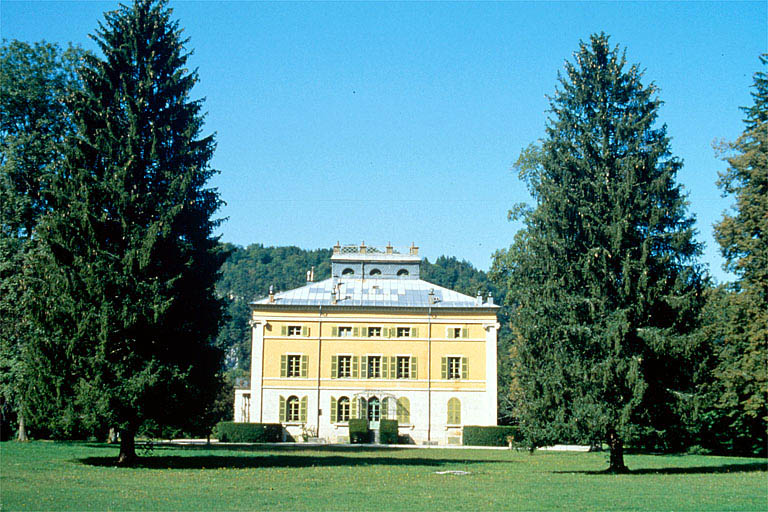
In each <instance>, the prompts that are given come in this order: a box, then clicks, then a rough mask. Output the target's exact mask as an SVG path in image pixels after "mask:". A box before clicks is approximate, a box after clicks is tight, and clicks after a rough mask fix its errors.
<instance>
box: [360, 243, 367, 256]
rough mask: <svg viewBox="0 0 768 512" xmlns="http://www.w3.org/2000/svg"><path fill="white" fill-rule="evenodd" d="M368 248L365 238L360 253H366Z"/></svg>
mask: <svg viewBox="0 0 768 512" xmlns="http://www.w3.org/2000/svg"><path fill="white" fill-rule="evenodd" d="M367 249H368V248H367V247H366V245H365V240H363V243H361V244H360V254H365V252H366V250H367Z"/></svg>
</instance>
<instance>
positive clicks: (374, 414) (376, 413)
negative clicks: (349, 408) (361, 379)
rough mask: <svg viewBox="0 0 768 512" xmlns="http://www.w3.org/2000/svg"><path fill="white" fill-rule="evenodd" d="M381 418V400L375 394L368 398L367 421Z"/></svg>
mask: <svg viewBox="0 0 768 512" xmlns="http://www.w3.org/2000/svg"><path fill="white" fill-rule="evenodd" d="M379 419H381V402H379V399H378V398H376V397H375V396H373V397H371V398H369V399H368V421H379Z"/></svg>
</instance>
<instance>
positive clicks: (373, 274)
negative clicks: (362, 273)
mask: <svg viewBox="0 0 768 512" xmlns="http://www.w3.org/2000/svg"><path fill="white" fill-rule="evenodd" d="M369 274H370V275H372V276H380V275H381V270H379V269H377V268H374V269H371V271H370V272H369Z"/></svg>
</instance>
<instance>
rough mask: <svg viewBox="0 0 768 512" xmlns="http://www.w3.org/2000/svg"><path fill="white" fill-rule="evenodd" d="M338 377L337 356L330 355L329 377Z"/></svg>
mask: <svg viewBox="0 0 768 512" xmlns="http://www.w3.org/2000/svg"><path fill="white" fill-rule="evenodd" d="M338 377H339V356H331V378H332V379H337V378H338Z"/></svg>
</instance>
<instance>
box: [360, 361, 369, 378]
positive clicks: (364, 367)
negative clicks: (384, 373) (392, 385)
mask: <svg viewBox="0 0 768 512" xmlns="http://www.w3.org/2000/svg"><path fill="white" fill-rule="evenodd" d="M360 378H361V379H367V378H368V356H362V357H361V358H360Z"/></svg>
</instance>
